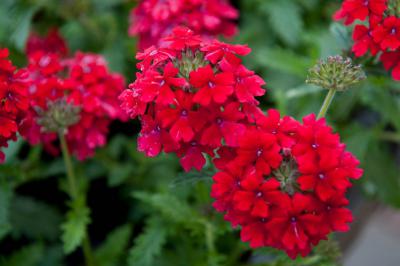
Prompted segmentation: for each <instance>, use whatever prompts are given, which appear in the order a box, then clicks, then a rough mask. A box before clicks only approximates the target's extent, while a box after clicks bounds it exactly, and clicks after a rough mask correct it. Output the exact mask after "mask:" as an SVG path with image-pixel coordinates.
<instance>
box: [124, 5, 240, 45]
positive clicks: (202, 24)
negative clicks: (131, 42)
mask: <svg viewBox="0 0 400 266" xmlns="http://www.w3.org/2000/svg"><path fill="white" fill-rule="evenodd" d="M237 18H238V12H237V10H236V9H235V8H234V7H232V6H231V5H230V4H229V2H228V0H200V1H199V0H174V1H171V0H167V1H159V0H141V1H140V2H139V4H138V6H137V7H136V8H134V9H132V11H131V16H130V21H131V25H130V28H129V34H130V35H132V36H136V35H137V36H139V49H140V50H144V49H146V48H148V47H150V46H151V45H158V44H162V43H163V42H164V41H165V40H163V37H165V36H167V35H169V34H170V33H171V32H172V30H173V29H174V28H175V27H177V26H186V27H189V28H190V29H192V30H193V31H194V32H196V33H197V34H199V35H202V36H204V37H206V38H212V37H214V36H216V35H219V34H221V35H224V36H226V37H230V36H232V35H234V34H235V33H236V31H237V29H236V26H235V24H234V20H236V19H237Z"/></svg>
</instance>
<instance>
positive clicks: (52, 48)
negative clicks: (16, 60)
mask: <svg viewBox="0 0 400 266" xmlns="http://www.w3.org/2000/svg"><path fill="white" fill-rule="evenodd" d="M25 51H26V54H27V55H28V56H30V55H31V54H33V53H35V52H37V51H42V52H45V53H56V54H58V55H59V56H66V55H67V54H68V47H67V44H66V43H65V40H64V39H63V38H62V37H61V36H60V34H59V32H58V29H57V28H52V29H50V30H49V31H48V32H47V35H46V36H43V37H42V36H40V35H38V34H37V33H35V32H31V34H30V35H29V37H28V40H27V43H26V47H25Z"/></svg>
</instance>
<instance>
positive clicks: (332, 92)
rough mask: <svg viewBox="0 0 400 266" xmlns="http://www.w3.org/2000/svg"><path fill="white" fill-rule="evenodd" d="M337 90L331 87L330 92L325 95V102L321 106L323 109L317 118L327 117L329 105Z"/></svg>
mask: <svg viewBox="0 0 400 266" xmlns="http://www.w3.org/2000/svg"><path fill="white" fill-rule="evenodd" d="M335 93H336V90H335V89H330V90H329V92H328V94H327V95H326V97H325V100H324V103H323V104H322V106H321V110H320V111H319V113H318V116H317V119H320V118H322V117H325V115H326V112H327V111H328V109H329V106H330V105H331V103H332V100H333V97H334V96H335Z"/></svg>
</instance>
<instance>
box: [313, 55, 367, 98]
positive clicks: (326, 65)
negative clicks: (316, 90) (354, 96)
mask: <svg viewBox="0 0 400 266" xmlns="http://www.w3.org/2000/svg"><path fill="white" fill-rule="evenodd" d="M365 78H366V75H365V73H364V71H363V70H362V69H361V66H360V65H353V64H352V61H351V59H350V58H346V59H345V58H343V57H341V56H340V55H336V56H329V57H328V58H327V59H325V60H321V61H319V62H318V63H317V64H316V65H315V66H314V67H312V68H311V69H310V70H309V71H308V77H307V80H306V82H307V83H309V84H314V85H317V86H319V87H322V88H324V89H328V90H329V89H334V90H337V91H343V90H346V89H348V88H349V87H350V86H352V85H354V84H357V83H358V82H360V81H362V80H364V79H365Z"/></svg>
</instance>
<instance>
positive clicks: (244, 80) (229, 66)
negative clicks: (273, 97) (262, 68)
mask: <svg viewBox="0 0 400 266" xmlns="http://www.w3.org/2000/svg"><path fill="white" fill-rule="evenodd" d="M220 67H221V69H222V70H223V71H226V72H232V73H233V74H234V79H235V81H236V84H235V94H236V97H237V98H238V100H239V102H241V103H250V104H258V102H257V100H255V99H254V97H255V96H262V95H264V93H265V90H264V89H263V88H262V86H264V85H265V81H264V80H263V79H262V78H261V77H260V76H257V75H255V74H254V72H253V71H250V70H248V69H247V68H246V67H245V66H243V65H242V61H241V60H240V59H239V58H237V57H235V56H233V55H231V54H228V55H226V57H225V58H223V59H222V61H221V62H220Z"/></svg>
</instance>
